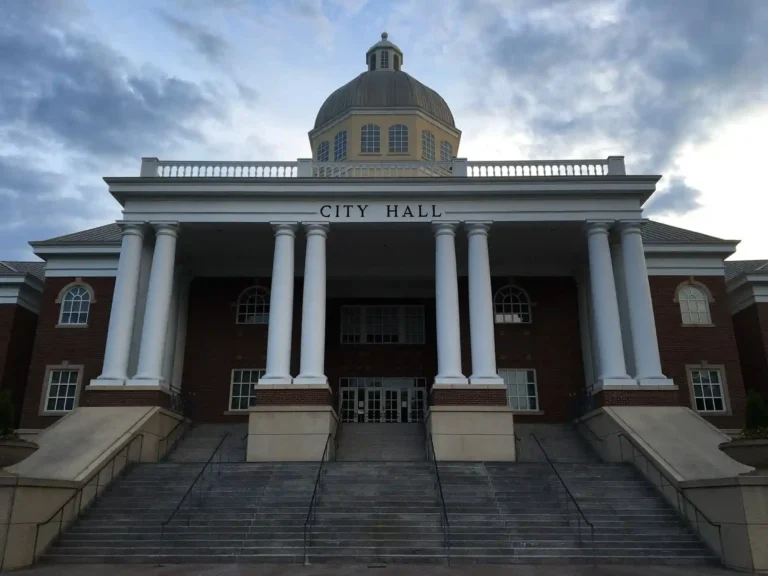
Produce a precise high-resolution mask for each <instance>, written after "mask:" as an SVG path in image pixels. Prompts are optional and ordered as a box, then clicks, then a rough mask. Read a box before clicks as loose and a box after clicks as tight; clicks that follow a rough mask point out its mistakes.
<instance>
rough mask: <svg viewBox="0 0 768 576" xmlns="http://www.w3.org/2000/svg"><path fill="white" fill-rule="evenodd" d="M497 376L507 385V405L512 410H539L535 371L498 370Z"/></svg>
mask: <svg viewBox="0 0 768 576" xmlns="http://www.w3.org/2000/svg"><path fill="white" fill-rule="evenodd" d="M499 376H501V377H502V379H503V380H504V383H505V384H506V385H507V405H508V406H509V407H510V408H512V410H526V411H537V410H538V409H539V395H538V391H537V389H536V371H535V370H499Z"/></svg>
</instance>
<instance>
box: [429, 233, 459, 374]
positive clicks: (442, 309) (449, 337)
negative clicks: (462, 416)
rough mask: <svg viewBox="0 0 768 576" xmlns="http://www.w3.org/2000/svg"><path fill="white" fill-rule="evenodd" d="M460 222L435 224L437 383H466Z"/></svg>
mask: <svg viewBox="0 0 768 576" xmlns="http://www.w3.org/2000/svg"><path fill="white" fill-rule="evenodd" d="M456 226H457V223H456V222H441V223H434V224H433V225H432V229H433V231H434V233H435V306H436V312H437V376H435V384H466V383H467V379H466V377H465V376H464V374H462V372H461V334H460V327H459V284H458V278H457V276H456V242H455V240H456V238H455V230H456Z"/></svg>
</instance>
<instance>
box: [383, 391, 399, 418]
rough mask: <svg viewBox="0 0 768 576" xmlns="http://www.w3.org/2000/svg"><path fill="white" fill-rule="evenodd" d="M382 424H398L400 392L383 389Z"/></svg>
mask: <svg viewBox="0 0 768 576" xmlns="http://www.w3.org/2000/svg"><path fill="white" fill-rule="evenodd" d="M384 422H390V423H391V422H400V391H399V390H395V389H392V388H385V389H384Z"/></svg>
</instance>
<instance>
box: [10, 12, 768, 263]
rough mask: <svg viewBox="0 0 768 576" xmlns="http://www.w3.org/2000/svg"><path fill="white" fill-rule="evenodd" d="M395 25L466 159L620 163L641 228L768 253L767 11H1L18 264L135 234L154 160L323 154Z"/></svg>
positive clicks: (410, 67) (746, 253) (13, 253)
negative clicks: (34, 248)
mask: <svg viewBox="0 0 768 576" xmlns="http://www.w3.org/2000/svg"><path fill="white" fill-rule="evenodd" d="M382 31H387V32H388V33H389V39H390V40H391V41H393V42H394V43H395V44H397V45H398V46H399V47H400V48H401V49H402V50H403V53H404V63H403V70H405V71H407V72H408V73H409V74H411V75H412V76H414V77H415V78H417V79H419V80H420V81H421V82H423V83H424V84H426V85H427V86H430V87H431V88H433V89H435V90H436V91H437V92H439V93H440V94H441V95H442V96H443V98H445V100H446V101H447V102H448V104H449V106H450V107H451V109H452V111H453V114H454V117H455V119H456V124H457V126H458V127H459V128H460V129H461V130H462V140H461V147H460V150H459V156H461V157H466V158H469V159H470V160H497V159H498V160H525V159H576V158H605V157H607V156H609V155H623V156H625V157H626V163H627V172H628V173H629V174H660V175H662V176H663V178H662V180H661V181H660V183H659V185H658V191H657V192H656V194H655V195H654V197H653V198H652V199H651V200H650V201H649V202H648V203H647V204H646V206H645V209H644V215H645V216H647V217H650V218H654V219H656V220H659V221H661V222H665V223H667V224H673V225H676V226H681V227H684V228H689V229H692V230H697V231H699V232H704V233H707V234H710V235H713V236H718V237H721V238H727V239H736V240H741V241H742V242H741V244H740V245H739V248H738V251H737V253H736V255H735V258H739V259H745V258H768V231H767V230H766V228H767V227H768V226H766V225H767V224H768V219H767V218H766V210H767V209H768V199H766V198H767V197H768V194H767V193H768V185H767V184H766V182H768V179H766V178H765V177H764V172H765V169H766V168H765V167H766V165H767V164H768V0H439V1H437V0H392V1H386V2H385V1H380V0H274V1H271V0H131V1H117V0H0V260H23V259H32V258H34V256H33V254H32V252H31V249H30V247H29V246H28V244H27V242H28V241H30V240H42V239H45V238H50V237H53V236H57V235H59V234H64V233H68V232H72V231H75V230H82V229H85V228H90V227H94V226H99V225H102V224H106V223H108V222H110V221H115V220H117V219H119V218H120V217H121V213H120V205H119V204H118V203H117V202H116V201H115V200H114V199H113V198H112V197H111V196H110V195H109V192H108V190H107V186H106V184H105V183H104V182H103V180H102V178H103V177H104V176H138V174H139V167H140V159H141V157H142V156H157V157H159V158H161V159H167V160H185V159H192V160H294V159H296V158H304V157H308V156H310V155H311V152H310V150H309V140H308V138H307V132H308V131H309V129H310V128H312V126H313V124H314V119H315V115H316V113H317V110H318V109H319V108H320V106H321V104H322V103H323V101H324V100H325V98H326V97H327V96H328V95H329V94H330V93H331V92H332V91H333V90H335V89H336V88H338V87H339V86H341V85H343V84H345V83H346V82H348V81H349V80H351V79H352V78H354V77H355V76H356V75H358V74H359V73H360V72H363V71H364V70H365V52H366V50H367V49H368V48H369V47H370V46H371V45H372V44H374V43H375V42H377V41H378V40H379V38H380V35H381V32H382Z"/></svg>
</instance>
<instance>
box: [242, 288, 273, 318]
mask: <svg viewBox="0 0 768 576" xmlns="http://www.w3.org/2000/svg"><path fill="white" fill-rule="evenodd" d="M237 324H269V292H268V291H267V289H266V288H263V287H261V286H251V287H250V288H248V289H247V290H245V291H243V293H242V294H240V297H239V298H238V299H237Z"/></svg>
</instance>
